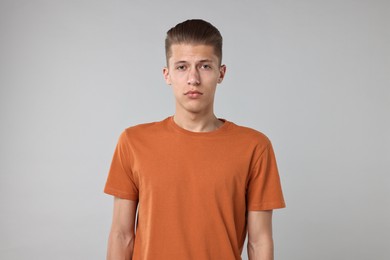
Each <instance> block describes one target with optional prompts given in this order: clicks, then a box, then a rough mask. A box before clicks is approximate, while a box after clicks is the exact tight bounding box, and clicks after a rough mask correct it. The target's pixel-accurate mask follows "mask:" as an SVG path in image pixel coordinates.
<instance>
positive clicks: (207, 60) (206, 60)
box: [199, 59, 213, 63]
mask: <svg viewBox="0 0 390 260" xmlns="http://www.w3.org/2000/svg"><path fill="white" fill-rule="evenodd" d="M199 62H202V63H203V62H213V60H209V59H205V60H200V61H199Z"/></svg>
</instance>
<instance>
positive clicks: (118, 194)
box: [104, 187, 138, 201]
mask: <svg viewBox="0 0 390 260" xmlns="http://www.w3.org/2000/svg"><path fill="white" fill-rule="evenodd" d="M104 193H106V194H108V195H112V196H115V197H118V198H121V199H127V200H133V201H138V195H137V194H129V193H125V192H122V191H118V190H115V189H112V188H108V187H106V188H104Z"/></svg>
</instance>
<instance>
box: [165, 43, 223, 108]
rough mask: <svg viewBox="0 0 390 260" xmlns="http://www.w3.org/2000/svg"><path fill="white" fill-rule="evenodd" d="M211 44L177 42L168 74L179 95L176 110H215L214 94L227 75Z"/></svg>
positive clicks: (166, 79) (167, 80) (167, 69)
mask: <svg viewBox="0 0 390 260" xmlns="http://www.w3.org/2000/svg"><path fill="white" fill-rule="evenodd" d="M225 71H226V68H225V66H220V65H219V59H218V57H217V56H216V55H215V54H214V49H213V47H212V46H209V45H192V44H173V45H172V46H171V57H170V58H169V60H168V67H166V68H164V70H163V73H164V78H165V81H166V82H167V84H168V85H171V86H172V90H173V93H174V96H175V99H176V113H181V112H190V113H195V114H199V113H201V114H208V113H213V104H214V95H215V90H216V87H217V84H218V83H221V82H222V80H223V77H224V75H225Z"/></svg>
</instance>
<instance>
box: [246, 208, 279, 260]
mask: <svg viewBox="0 0 390 260" xmlns="http://www.w3.org/2000/svg"><path fill="white" fill-rule="evenodd" d="M247 250H248V258H249V260H273V259H274V242H273V238H272V210H265V211H248V245H247Z"/></svg>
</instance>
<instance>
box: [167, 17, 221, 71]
mask: <svg viewBox="0 0 390 260" xmlns="http://www.w3.org/2000/svg"><path fill="white" fill-rule="evenodd" d="M183 43H184V44H204V45H209V46H212V47H213V48H214V53H215V55H216V56H217V57H218V59H219V63H220V64H221V62H222V35H221V33H220V32H219V31H218V29H217V28H215V26H213V25H212V24H211V23H209V22H206V21H204V20H201V19H192V20H187V21H184V22H182V23H179V24H177V25H176V26H175V27H172V28H171V29H170V30H169V31H168V32H167V37H166V38H165V55H166V59H167V64H168V59H169V58H170V57H171V55H172V53H171V46H172V44H183Z"/></svg>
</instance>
